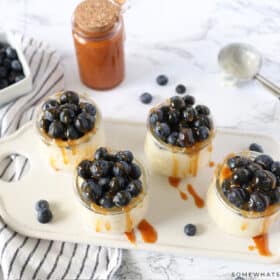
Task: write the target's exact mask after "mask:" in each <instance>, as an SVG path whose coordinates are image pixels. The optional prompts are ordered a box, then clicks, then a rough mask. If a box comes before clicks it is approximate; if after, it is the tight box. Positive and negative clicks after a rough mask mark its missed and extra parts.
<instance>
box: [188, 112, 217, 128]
mask: <svg viewBox="0 0 280 280" xmlns="http://www.w3.org/2000/svg"><path fill="white" fill-rule="evenodd" d="M201 126H206V127H208V128H209V129H212V128H213V122H212V120H211V119H210V118H208V117H207V116H205V115H199V116H198V117H197V119H196V120H195V121H194V122H193V127H195V128H199V127H201Z"/></svg>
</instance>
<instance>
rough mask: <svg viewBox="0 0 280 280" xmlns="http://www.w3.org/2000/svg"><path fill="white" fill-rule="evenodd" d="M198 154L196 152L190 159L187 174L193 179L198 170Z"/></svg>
mask: <svg viewBox="0 0 280 280" xmlns="http://www.w3.org/2000/svg"><path fill="white" fill-rule="evenodd" d="M199 155H200V152H197V153H195V154H193V155H191V157H190V163H189V174H190V175H192V176H193V177H195V176H196V175H197V170H198V161H199Z"/></svg>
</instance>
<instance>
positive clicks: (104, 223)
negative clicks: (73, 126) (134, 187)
mask: <svg viewBox="0 0 280 280" xmlns="http://www.w3.org/2000/svg"><path fill="white" fill-rule="evenodd" d="M101 149H102V148H101ZM133 162H134V163H135V164H137V166H138V167H140V169H141V177H139V178H138V180H140V181H141V183H142V187H141V192H140V193H139V194H137V195H136V196H134V197H132V198H131V200H130V201H129V203H128V204H127V205H126V206H115V205H113V206H112V205H111V206H110V207H109V208H105V207H102V206H101V205H98V204H97V203H96V202H93V201H89V200H87V199H85V198H84V196H83V194H82V192H83V191H82V188H83V187H82V186H83V183H84V182H85V179H84V178H82V177H80V176H78V172H77V170H76V173H75V180H74V191H75V194H76V196H77V207H78V209H79V211H80V213H81V217H82V219H83V222H84V226H85V229H86V230H87V231H89V232H93V233H100V232H103V233H108V234H116V233H125V232H131V231H132V230H133V229H134V228H135V227H136V226H137V225H138V224H139V223H140V222H141V220H142V219H143V218H144V217H145V215H146V212H147V209H148V195H147V191H148V190H147V178H146V174H145V170H144V168H143V165H141V164H140V162H139V161H137V160H135V159H134V161H133ZM111 179H112V178H111ZM90 180H91V179H90ZM101 180H103V179H101Z"/></svg>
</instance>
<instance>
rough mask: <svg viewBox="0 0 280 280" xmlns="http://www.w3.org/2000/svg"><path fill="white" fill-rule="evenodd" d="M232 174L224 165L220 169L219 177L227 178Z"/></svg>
mask: <svg viewBox="0 0 280 280" xmlns="http://www.w3.org/2000/svg"><path fill="white" fill-rule="evenodd" d="M231 175H232V171H231V170H230V168H229V167H228V166H224V167H223V169H222V171H221V179H222V180H224V179H228V178H230V177H231Z"/></svg>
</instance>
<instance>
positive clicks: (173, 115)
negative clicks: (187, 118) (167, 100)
mask: <svg viewBox="0 0 280 280" xmlns="http://www.w3.org/2000/svg"><path fill="white" fill-rule="evenodd" d="M180 118H181V114H180V113H179V112H178V111H175V110H171V111H169V113H168V123H169V124H170V125H177V124H178V123H179V122H180Z"/></svg>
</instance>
